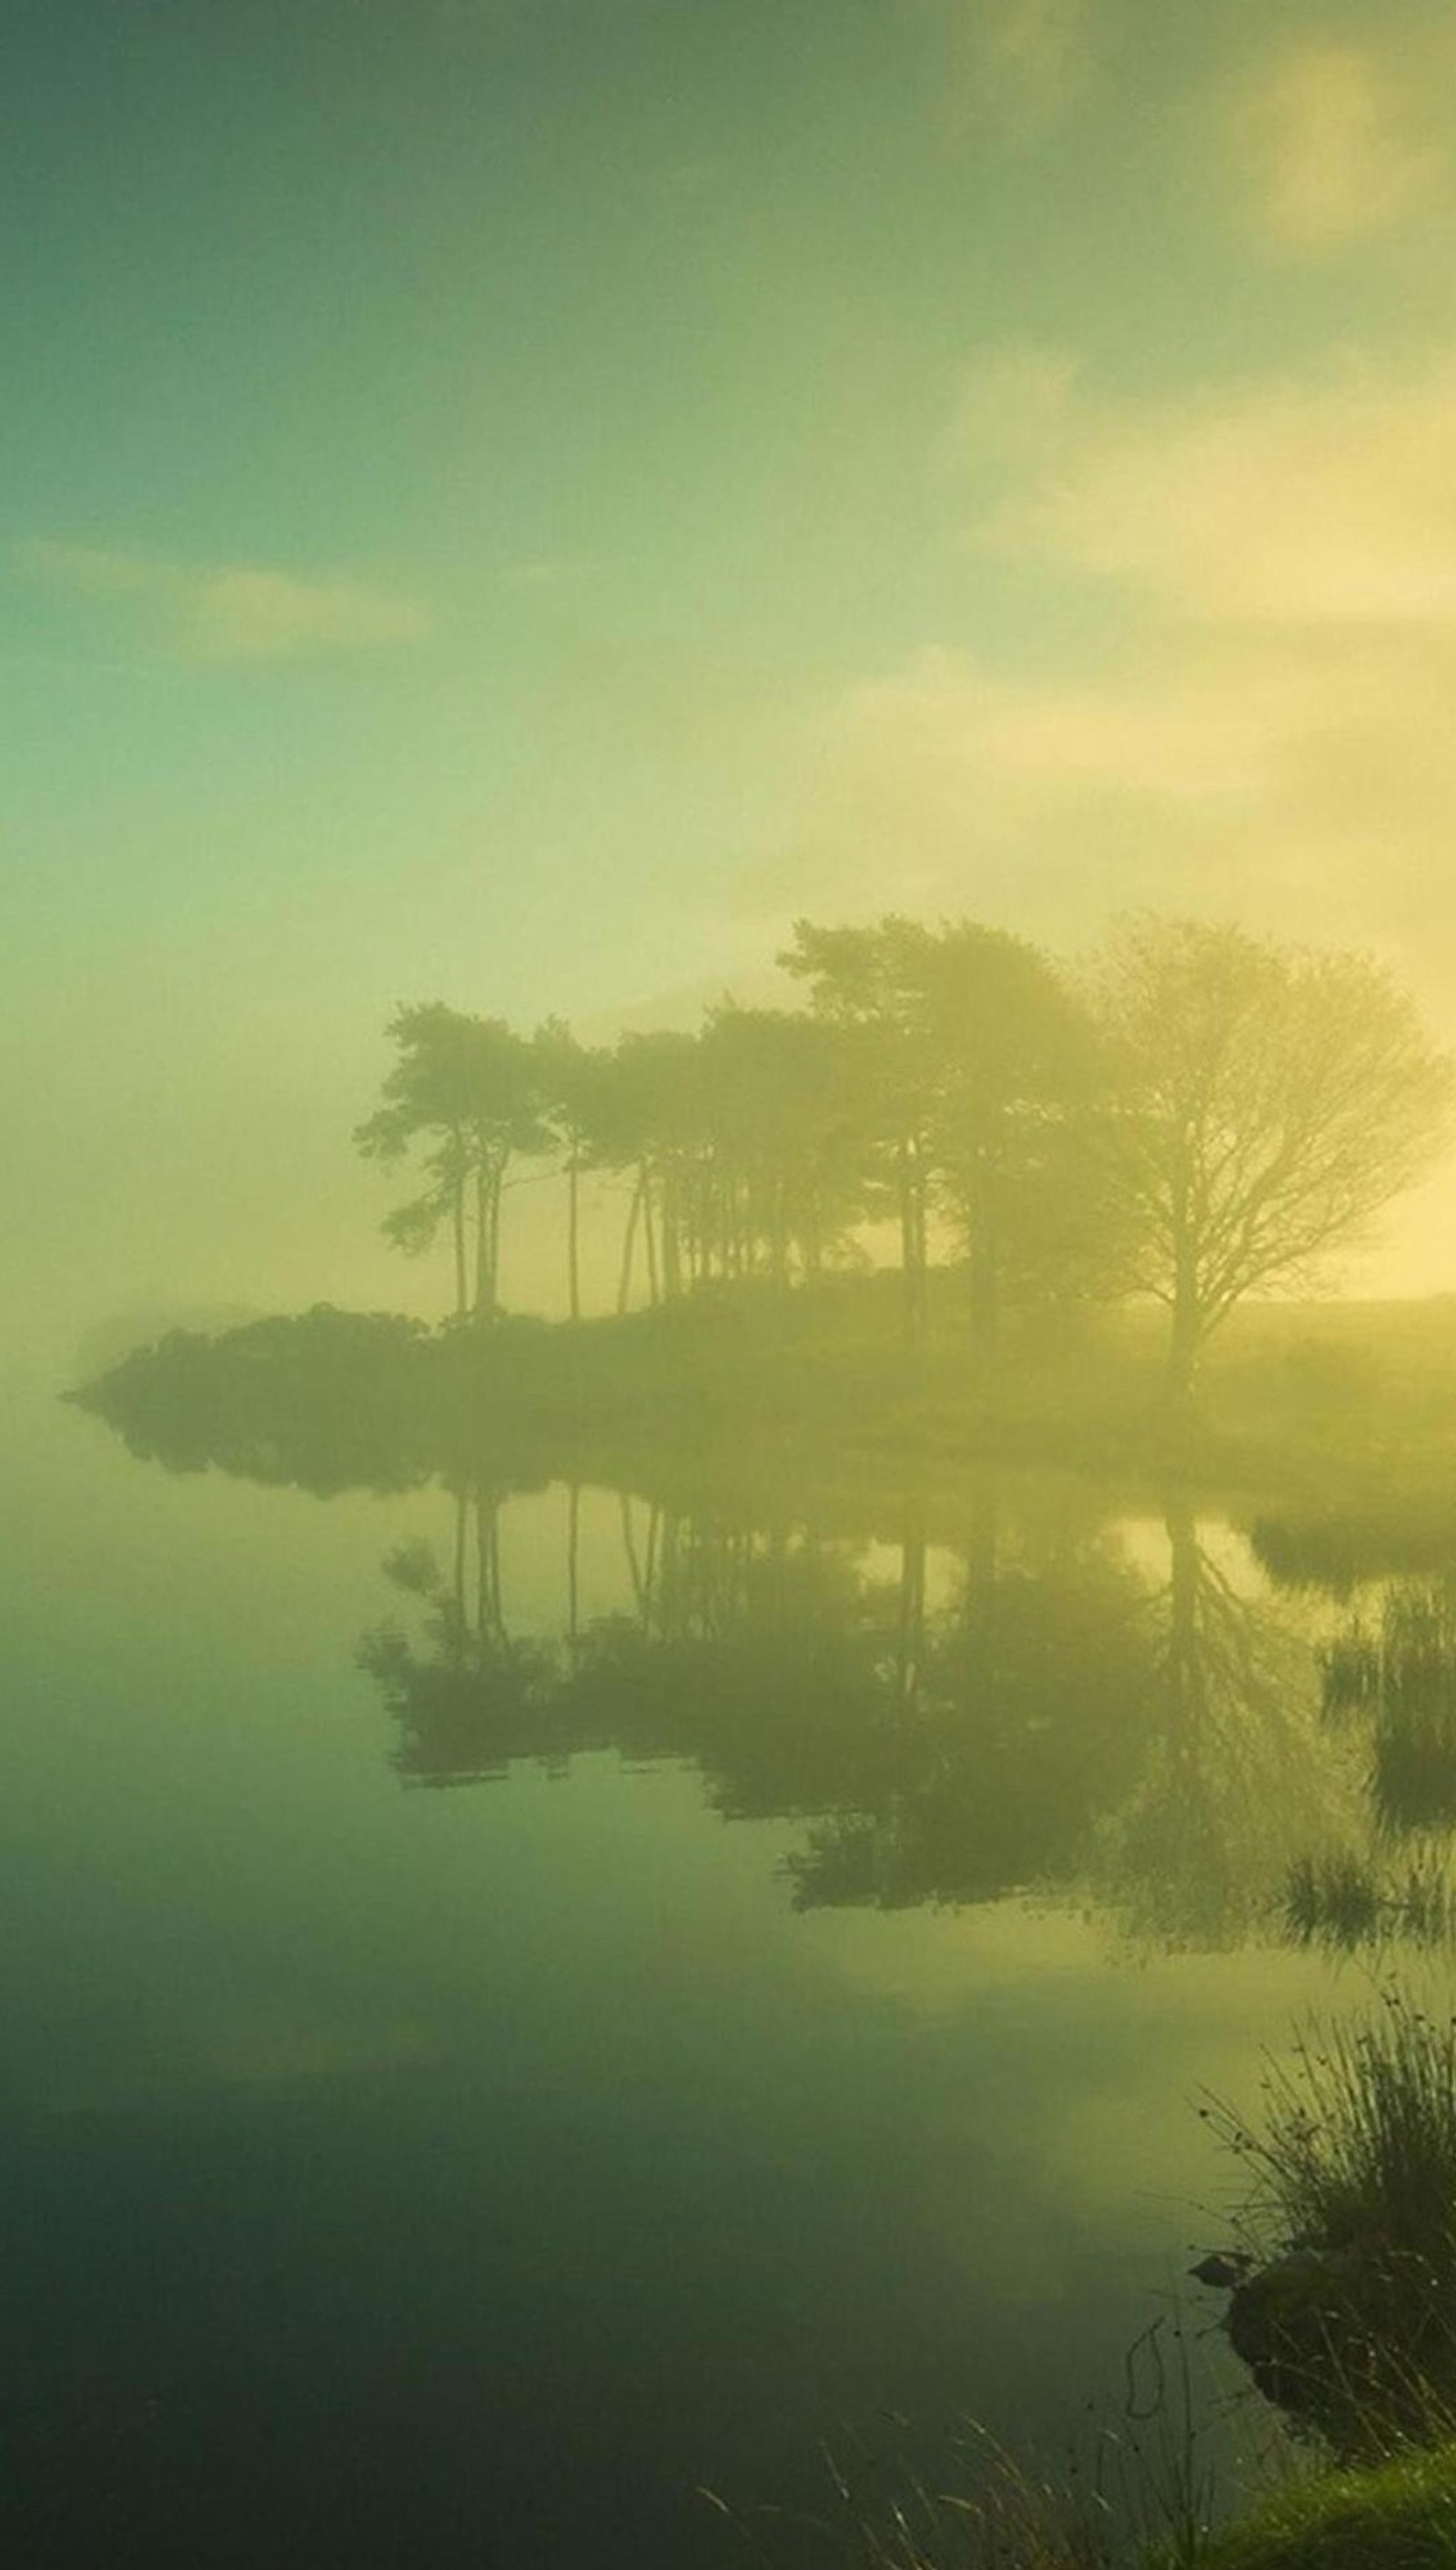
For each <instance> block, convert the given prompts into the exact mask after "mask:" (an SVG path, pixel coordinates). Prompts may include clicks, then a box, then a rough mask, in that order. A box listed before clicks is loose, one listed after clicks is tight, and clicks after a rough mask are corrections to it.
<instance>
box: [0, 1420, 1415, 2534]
mask: <svg viewBox="0 0 1456 2570" xmlns="http://www.w3.org/2000/svg"><path fill="white" fill-rule="evenodd" d="M10 1416H11V1422H12V1437H11V1456H12V1463H11V1472H10V1478H9V1484H8V1488H7V1490H6V1493H5V1500H4V1504H5V1508H6V1527H5V1543H4V1550H3V1563H4V1574H3V1575H4V1578H5V1581H6V1587H7V1597H6V1628H7V1634H8V1641H9V1669H10V1680H9V1694H8V1701H7V1707H6V1745H7V1771H8V1778H7V1790H6V1794H5V1798H4V1807H3V1814H0V1833H3V1839H4V1872H5V1880H6V1883H7V1886H8V1899H7V1905H6V1909H7V1933H6V1936H5V1939H4V1943H3V1947H0V1971H3V1974H4V1980H5V1998H6V2008H7V2021H8V2028H9V2033H8V2041H7V2044H6V2049H5V2069H4V2075H5V2078H6V2081H7V2084H8V2101H7V2102H8V2113H7V2117H6V2128H7V2134H8V2141H9V2150H8V2154H7V2157H8V2177H7V2182H6V2185H5V2188H4V2191H3V2203H0V2227H3V2273H4V2277H5V2291H4V2294H3V2297H0V2332H3V2340H4V2348H3V2375H4V2379H3V2390H4V2413H3V2414H4V2418H5V2430H6V2433H5V2452H6V2462H5V2469H4V2472H3V2474H0V2524H3V2527H4V2531H5V2534H6V2536H7V2538H8V2542H9V2546H10V2552H9V2557H11V2558H15V2559H23V2560H25V2561H27V2562H34V2563H52V2562H71V2561H76V2562H87V2563H92V2564H96V2563H101V2562H106V2563H108V2564H132V2563H136V2564H139V2565H140V2564H143V2563H147V2564H153V2563H155V2562H156V2561H158V2560H160V2559H161V2558H162V2557H163V2554H164V2552H165V2553H166V2555H167V2557H170V2558H178V2557H185V2558H194V2559H196V2560H197V2561H198V2562H199V2563H203V2562H206V2563H207V2564H209V2565H210V2570H216V2565H224V2564H233V2563H240V2564H241V2563H244V2562H245V2563H248V2564H271V2563H274V2562H276V2563H279V2564H282V2563H293V2562H297V2563H312V2562H319V2563H323V2562H328V2563H336V2562H337V2563H341V2562H348V2563H350V2564H353V2565H356V2570H363V2565H372V2564H376V2563H377V2564H390V2565H399V2566H400V2570H404V2565H410V2570H415V2566H416V2565H422V2564H426V2563H428V2564H431V2565H438V2570H454V2565H456V2564H459V2565H462V2570H463V2565H467V2564H469V2565H481V2570H487V2565H494V2564H500V2565H522V2566H523V2570H524V2565H527V2564H529V2565H530V2570H566V2565H568V2564H572V2565H576V2564H584V2563H590V2564H593V2565H597V2564H600V2565H603V2570H614V2565H617V2564H622V2565H626V2564H627V2563H629V2562H630V2563H632V2564H633V2565H634V2570H644V2565H652V2564H656V2563H659V2562H661V2563H673V2564H678V2563H682V2564H685V2565H697V2564H699V2563H705V2564H708V2563H717V2562H720V2561H725V2562H727V2561H732V2560H737V2559H740V2558H745V2557H747V2556H746V2555H745V2553H744V2552H743V2548H742V2545H741V2543H740V2541H739V2540H738V2539H737V2538H735V2537H734V2536H733V2535H732V2534H731V2533H730V2531H729V2529H728V2527H727V2526H726V2525H725V2523H724V2521H723V2520H722V2519H721V2518H720V2517H718V2516H717V2515H716V2514H715V2513H714V2512H713V2510H712V2509H711V2508H710V2507H709V2506H708V2505H707V2503H706V2502H704V2501H703V2500H702V2499H701V2498H699V2497H697V2496H695V2491H696V2490H697V2489H698V2487H699V2485H701V2484H706V2485H709V2486H711V2487H712V2488H714V2489H716V2490H719V2491H722V2492H724V2493H726V2494H728V2496H730V2497H731V2498H732V2499H733V2500H734V2502H735V2503H737V2504H738V2505H740V2506H741V2507H743V2508H744V2509H745V2510H750V2509H751V2508H752V2507H753V2506H754V2504H756V2503H758V2502H763V2503H769V2504H774V2505H778V2506H782V2507H788V2508H791V2509H793V2508H802V2509H809V2510H813V2509H815V2508H817V2507H819V2506H820V2505H821V2503H822V2501H823V2499H824V2496H825V2487H826V2484H825V2479H824V2472H823V2465H822V2462H821V2460H820V2455H819V2446H820V2444H821V2442H824V2441H827V2442H828V2443H829V2444H830V2445H831V2446H833V2447H834V2449H835V2450H836V2451H837V2452H838V2453H840V2455H841V2456H845V2457H858V2458H860V2459H861V2460H869V2461H872V2460H873V2458H874V2457H876V2456H879V2455H881V2454H893V2453H894V2452H895V2451H897V2450H898V2447H899V2444H900V2442H901V2440H902V2439H903V2440H908V2442H909V2443H911V2444H912V2445H917V2449H918V2450H921V2451H929V2452H931V2453H935V2452H936V2451H939V2450H942V2440H943V2438H944V2437H945V2436H946V2435H947V2433H949V2432H953V2430H954V2428H955V2425H956V2422H957V2421H959V2420H962V2419H964V2418H966V2417H968V2416H974V2417H975V2418H977V2419H979V2420H980V2421H982V2422H984V2423H985V2425H986V2426H988V2427H989V2428H990V2429H991V2430H992V2431H993V2432H995V2433H997V2434H1000V2435H1003V2436H1005V2437H1008V2438H1010V2439H1011V2440H1013V2441H1015V2442H1017V2443H1022V2442H1025V2441H1026V2440H1027V2439H1029V2438H1031V2439H1039V2440H1040V2441H1041V2442H1042V2443H1043V2444H1044V2445H1053V2446H1056V2445H1060V2444H1061V2443H1063V2442H1064V2441H1065V2440H1066V2438H1067V2437H1068V2436H1069V2435H1070V2434H1071V2433H1072V2432H1074V2430H1075V2428H1076V2426H1077V2422H1078V2420H1079V2418H1081V2417H1082V2416H1083V2415H1084V2414H1085V2412H1086V2410H1087V2406H1088V2404H1089V2402H1098V2401H1103V2400H1113V2401H1115V2400H1116V2399H1117V2398H1118V2397H1119V2395H1120V2394H1121V2391H1122V2387H1123V2381H1124V2357H1125V2352H1126V2350H1127V2348H1128V2346H1129V2344H1130V2343H1131V2342H1132V2341H1134V2340H1135V2339H1136V2338H1137V2337H1138V2335H1139V2334H1140V2333H1141V2332H1142V2331H1144V2330H1145V2329H1146V2328H1147V2326H1148V2324H1149V2322H1150V2320H1151V2319H1153V2318H1154V2317H1155V2316H1156V2314H1157V2313H1158V2312H1159V2311H1160V2310H1162V2309H1165V2308H1166V2304H1167V2297H1168V2295H1169V2293H1170V2291H1171V2290H1172V2289H1173V2288H1174V2287H1175V2286H1176V2285H1177V2284H1178V2281H1179V2280H1180V2279H1181V2277H1182V2276H1183V2274H1184V2271H1185V2270H1186V2268H1187V2266H1188V2264H1189V2259H1190V2254H1191V2252H1196V2251H1197V2250H1198V2249H1199V2248H1202V2247H1207V2246H1208V2245H1210V2242H1211V2239H1216V2238H1217V2237H1218V2235H1219V2225H1218V2218H1217V2213H1216V2206H1217V2203H1218V2202H1219V2200H1220V2199H1225V2200H1226V2196H1227V2192H1228V2173H1227V2171H1226V2170H1225V2169H1224V2168H1223V2167H1222V2165H1221V2164H1220V2163H1219V2161H1218V2159H1217V2156H1216V2154H1215V2153H1214V2151H1213V2146H1212V2144H1211V2142H1210V2141H1209V2138H1208V2136H1207V2134H1206V2132H1205V2128H1204V2127H1203V2125H1202V2124H1201V2122H1200V2120H1199V2118H1198V2115H1197V2113H1196V2111H1195V2106H1196V2100H1197V2098H1198V2096H1199V2094H1200V2093H1201V2092H1202V2091H1203V2090H1205V2089H1206V2088H1213V2089H1215V2090H1220V2091H1224V2092H1233V2093H1235V2094H1239V2095H1243V2096H1247V2095H1249V2094H1250V2093H1251V2091H1252V2090H1253V2088H1254V2086H1255V2083H1256V2076H1257V2061H1258V2053H1259V2049H1260V2046H1261V2045H1262V2044H1263V2043H1265V2042H1275V2043H1278V2042H1280V2041H1281V2040H1282V2039H1283V2037H1284V2035H1285V2033H1286V2031H1287V2029H1288V2026H1289V2021H1290V2019H1291V2016H1293V2015H1294V2014H1295V2013H1296V2012H1297V2011H1299V2010H1300V2009H1301V2008H1303V2007H1305V2006H1307V2005H1310V2004H1318V2003H1322V2002H1323V2001H1325V2000H1327V1998H1328V1997H1329V1995H1330V1993H1331V1992H1332V1991H1333V1992H1334V1993H1335V1995H1336V1996H1337V1998H1338V2000H1339V2003H1341V2004H1343V2003H1345V2001H1347V2000H1349V1999H1350V1998H1352V1997H1355V1996H1357V1995H1358V1989H1357V1987H1356V1980H1357V1975H1356V1974H1353V1973H1352V1972H1351V1970H1350V1967H1349V1966H1348V1965H1345V1966H1341V1965H1340V1964H1339V1963H1338V1962H1337V1961H1333V1960H1331V1959H1329V1958H1328V1957H1327V1956H1325V1955H1324V1954H1322V1953H1321V1952H1319V1951H1312V1950H1298V1949H1296V1948H1294V1947H1293V1946H1291V1944H1290V1943H1289V1941H1288V1939H1287V1937H1286V1936H1285V1935H1284V1934H1283V1933H1282V1931H1281V1929H1280V1928H1279V1925H1278V1922H1277V1919H1276V1916H1275V1911H1276V1907H1277V1898H1278V1893H1279V1888H1280V1885H1281V1883H1282V1881H1283V1878H1284V1876H1285V1874H1286V1873H1287V1869H1288V1866H1289V1864H1290V1862H1291V1861H1292V1860H1293V1859H1295V1858H1296V1857H1298V1856H1299V1855H1300V1854H1302V1853H1303V1852H1305V1851H1306V1850H1307V1849H1312V1848H1316V1847H1322V1846H1325V1845H1328V1844H1333V1843H1335V1842H1337V1841H1338V1842H1341V1843H1342V1842H1343V1840H1345V1839H1347V1838H1348V1837H1349V1836H1350V1834H1351V1832H1355V1831H1358V1830H1359V1829H1360V1828H1361V1827H1364V1826H1367V1821H1368V1814H1367V1813H1366V1812H1365V1806H1366V1805H1368V1800H1369V1774H1370V1757H1369V1745H1368V1741H1366V1740H1364V1739H1363V1737H1362V1736H1359V1735H1358V1734H1357V1733H1356V1732H1352V1731H1350V1730H1349V1729H1348V1728H1346V1729H1345V1730H1343V1731H1340V1730H1338V1729H1334V1730H1332V1729H1331V1726H1330V1725H1329V1723H1328V1722H1327V1721H1325V1720H1322V1719H1321V1716H1320V1712H1319V1702H1318V1686H1317V1672H1316V1669H1315V1662H1314V1654H1313V1644H1314V1642H1315V1641H1316V1640H1317V1638H1318V1636H1319V1634H1320V1633H1321V1632H1323V1631H1326V1630H1328V1629H1329V1627H1330V1623H1331V1619H1332V1618H1333V1619H1334V1620H1335V1621H1336V1622H1337V1621H1338V1620H1339V1618H1340V1617H1341V1616H1343V1615H1344V1614H1346V1613H1347V1611H1348V1610H1347V1607H1345V1606H1341V1605H1339V1604H1338V1603H1336V1602H1332V1601H1331V1600H1330V1599H1328V1598H1327V1597H1324V1596H1321V1595H1319V1594H1318V1593H1306V1592H1297V1593H1296V1592H1293V1591H1290V1590H1280V1589H1277V1588H1275V1587H1274V1586H1272V1585H1271V1584H1270V1583H1269V1581H1268V1580H1267V1578H1266V1577H1265V1575H1264V1573H1263V1572H1262V1571H1261V1570H1260V1568H1259V1566H1258V1563H1257V1561H1256V1559H1255V1558H1254V1554H1253V1552H1252V1551H1251V1550H1250V1547H1249V1544H1248V1542H1247V1540H1246V1539H1245V1537H1244V1536H1243V1535H1241V1534H1239V1533H1237V1532H1235V1531H1232V1530H1230V1528H1229V1527H1228V1525H1226V1524H1225V1523H1223V1522H1221V1521H1220V1520H1219V1519H1218V1518H1217V1517H1216V1516H1211V1517H1207V1518H1206V1519H1205V1520H1204V1521H1203V1522H1201V1523H1197V1524H1196V1523H1195V1522H1194V1520H1193V1519H1192V1517H1191V1516H1187V1515H1183V1514H1179V1513H1178V1512H1175V1515H1174V1518H1173V1521H1172V1522H1171V1523H1170V1522H1169V1521H1168V1519H1167V1518H1166V1517H1165V1516H1163V1515H1161V1514H1160V1512H1159V1511H1158V1510H1157V1509H1156V1508H1142V1507H1140V1508H1137V1509H1130V1508H1129V1506H1128V1504H1127V1502H1126V1500H1122V1501H1119V1500H1116V1499H1106V1500H1103V1499H1098V1498H1097V1497H1096V1496H1095V1495H1089V1494H1088V1493H1087V1492H1086V1491H1085V1490H1083V1491H1081V1492H1078V1491H1076V1490H1075V1489H1073V1488H1071V1487H1070V1486H1069V1487H1067V1488H1061V1489H1058V1488H1046V1489H1025V1488H1023V1489H1020V1490H1017V1489H1004V1490H1001V1491H998V1492H994V1493H993V1492H989V1491H987V1490H985V1489H984V1488H983V1489H980V1490H978V1491H975V1492H973V1493H968V1494H967V1495H966V1496H965V1499H964V1504H963V1505H962V1506H960V1507H959V1508H957V1507H956V1506H951V1507H950V1508H949V1509H947V1508H946V1507H944V1506H942V1507H941V1509H940V1511H939V1514H938V1515H937V1512H936V1511H935V1510H932V1511H931V1512H930V1522H929V1524H928V1529H927V1521H926V1519H925V1518H924V1516H923V1515H921V1514H920V1513H918V1512H917V1511H916V1510H914V1509H910V1510H908V1511H906V1510H903V1509H902V1510H901V1511H900V1521H899V1522H898V1523H897V1522H896V1521H895V1512H894V1511H893V1510H890V1511H888V1512H887V1521H885V1522H880V1521H878V1518H877V1512H876V1510H875V1509H873V1508H870V1509H868V1510H863V1509H861V1510H860V1511H859V1518H860V1520H862V1521H856V1512H855V1510H854V1509H853V1508H852V1507H849V1506H847V1505H846V1506H844V1507H841V1508H840V1509H838V1510H837V1511H836V1516H835V1521H834V1522H833V1523H832V1524H826V1525H808V1524H805V1523H804V1522H803V1521H802V1520H801V1519H798V1518H795V1517H793V1516H791V1515H785V1517H784V1518H783V1520H782V1521H780V1522H778V1523H776V1524H771V1525H767V1526H765V1525H761V1524H759V1525H745V1524H743V1523H740V1522H736V1521H735V1520H734V1518H733V1516H732V1514H731V1513H730V1512H727V1513H725V1514H724V1515H723V1517H722V1518H721V1519H719V1518H708V1519H705V1517H704V1516H703V1515H702V1514H701V1513H700V1515H699V1516H698V1517H697V1518H695V1519H692V1520H690V1519H689V1518H687V1517H685V1516H681V1515H679V1516H675V1515H674V1514H672V1513H671V1512H670V1511H668V1510H667V1509H665V1508H662V1507H659V1508H656V1509H655V1508H653V1507H651V1506H650V1505H649V1504H648V1502H647V1500H646V1499H643V1498H641V1497H638V1498H636V1499H630V1500H628V1501H625V1502H624V1500H623V1499H622V1498H621V1497H620V1496H619V1495H618V1494H616V1493H614V1492H611V1491H607V1490H601V1489H597V1488H590V1489H585V1490H582V1491H580V1492H578V1493H577V1494H575V1495H573V1494H572V1493H571V1492H569V1491H568V1490H566V1489H563V1488H551V1489H547V1490H545V1491H543V1492H539V1493H532V1494H529V1495H526V1496H516V1497H513V1498H507V1499H504V1501H503V1502H502V1503H501V1504H499V1505H497V1504H496V1503H495V1498H494V1496H493V1495H492V1494H490V1493H488V1492H487V1493H484V1494H481V1493H480V1492H475V1493H470V1494H467V1495H465V1497H464V1498H463V1499H457V1498H455V1497H452V1495H451V1494H450V1493H449V1492H447V1491H445V1490H443V1489H441V1488H438V1487H434V1488H427V1489H421V1490H417V1491H412V1492H409V1493H407V1494H405V1495H404V1496H396V1497H390V1498H380V1497H372V1496H368V1495H365V1494H361V1493H357V1492H349V1493H345V1494H343V1495H341V1496H338V1497H335V1498H332V1499H318V1498H314V1497H310V1496H308V1495H306V1494H305V1493H303V1492H300V1491H298V1490H296V1489H291V1488H286V1487H279V1488H265V1487H259V1486H257V1485H254V1484H251V1483H248V1482H244V1481H241V1480H234V1479H229V1478H227V1477H225V1476H224V1475H223V1474H221V1473H218V1472H209V1473H207V1474H197V1475H190V1476H185V1477H179V1476H174V1475H170V1474H168V1473H167V1472H165V1471H163V1470H162V1469H161V1468H160V1467H159V1466H157V1465H153V1464H146V1463H139V1462H137V1461H134V1460H132V1459H131V1458H130V1457H129V1456H128V1455H127V1454H126V1453H125V1452H124V1450H123V1448H122V1447H121V1445H120V1444H119V1443H118V1442H117V1441H115V1440H114V1439H112V1438H111V1437H110V1436H109V1435H108V1433H107V1432H106V1430H105V1429H103V1428H102V1427H101V1426H100V1425H99V1424H98V1423H96V1422H93V1421H88V1420H86V1419H83V1418H82V1417H80V1416H79V1415H77V1414H75V1413H72V1412H69V1411H66V1410H64V1409H62V1408H60V1407H59V1406H57V1405H56V1404H54V1402H52V1401H51V1400H50V1399H49V1398H41V1397H39V1396H37V1395H36V1394H35V1393H34V1392H33V1391H31V1392H28V1393H17V1394H16V1395H15V1396H14V1398H13V1399H12V1402H11V1405H10ZM1362 1816H1363V1817H1362ZM1211 2206H1213V2208H1215V2209H1214V2210H1213V2211H1211V2210H1210V2209H1209V2208H1210V2207H1211ZM1191 2301H1192V2303H1193V2305H1195V2306H1197V2304H1198V2297H1197V2294H1196V2293H1195V2294H1192V2296H1191ZM1199 2317H1200V2320H1201V2321H1202V2319H1205V2318H1212V2312H1208V2313H1202V2314H1200V2315H1199ZM1210 2363H1211V2371H1212V2373H1213V2374H1216V2371H1217V2364H1216V2356H1213V2354H1211V2356H1210ZM1212 2396H1213V2393H1211V2397H1212ZM887 2413H895V2415H897V2416H899V2417H903V2418H905V2419H908V2420H909V2421H910V2422H911V2424H910V2425H909V2427H907V2428H905V2429H903V2430H902V2429H899V2428H896V2427H894V2426H892V2425H891V2424H890V2423H889V2422H888V2417H887ZM887 2468H888V2466H887ZM790 2548H791V2547H790ZM794 2557H795V2558H797V2557H803V2558H805V2559H807V2558H815V2559H817V2558H827V2557H829V2556H828V2555H827V2554H824V2553H820V2552H814V2551H813V2550H812V2549H811V2548H809V2544H808V2538H807V2537H806V2536H805V2537H804V2538H803V2543H802V2545H801V2546H800V2551H799V2552H798V2553H795V2554H794Z"/></svg>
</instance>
